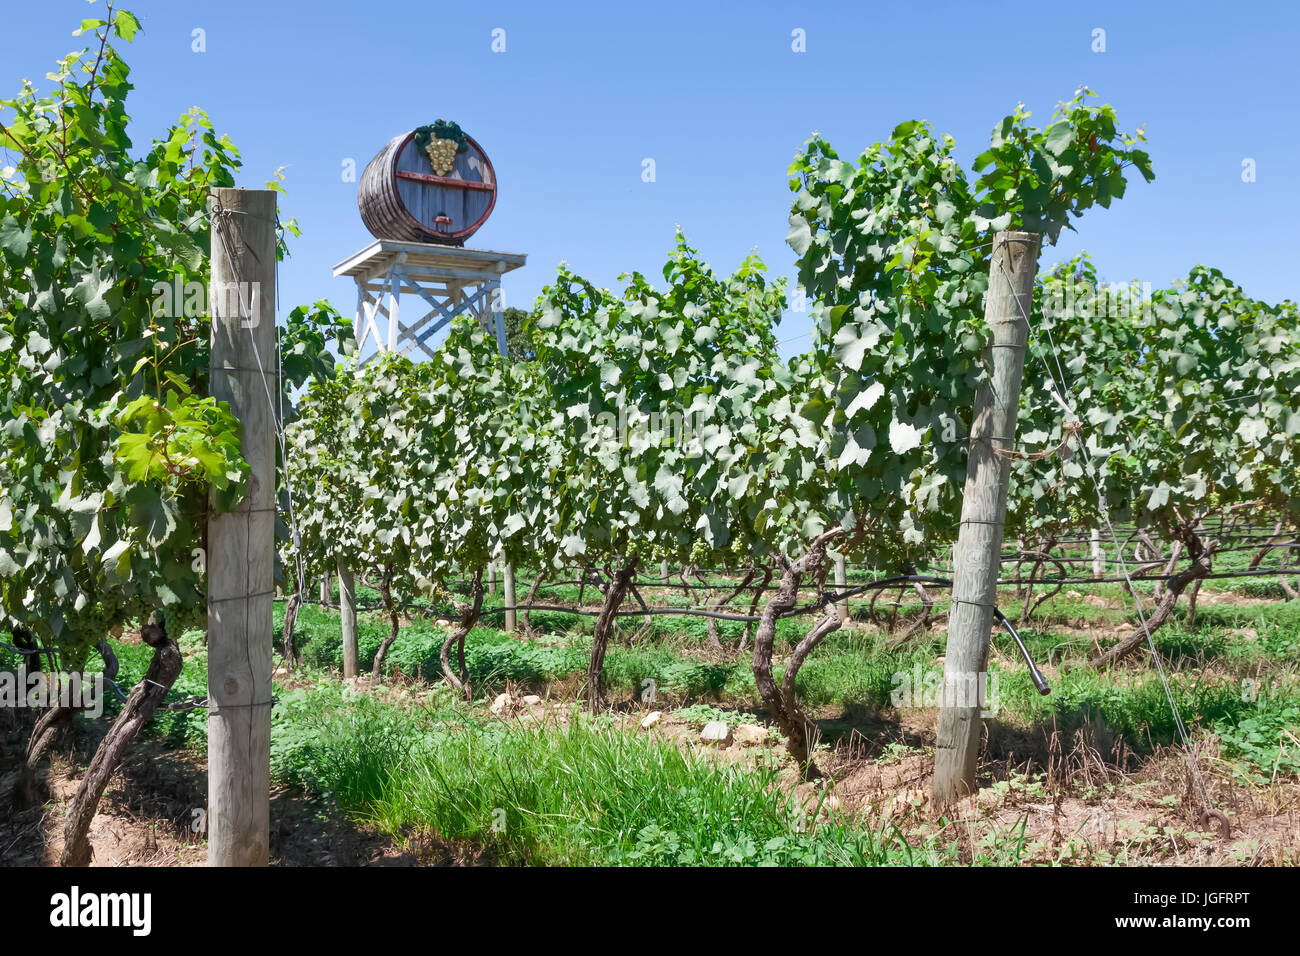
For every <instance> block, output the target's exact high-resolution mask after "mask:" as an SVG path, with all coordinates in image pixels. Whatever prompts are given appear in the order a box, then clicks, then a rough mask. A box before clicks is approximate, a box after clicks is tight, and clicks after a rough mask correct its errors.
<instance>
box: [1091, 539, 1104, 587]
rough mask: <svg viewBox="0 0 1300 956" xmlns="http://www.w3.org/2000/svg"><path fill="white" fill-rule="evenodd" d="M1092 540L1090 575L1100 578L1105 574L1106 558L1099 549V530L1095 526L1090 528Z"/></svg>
mask: <svg viewBox="0 0 1300 956" xmlns="http://www.w3.org/2000/svg"><path fill="white" fill-rule="evenodd" d="M1090 538H1091V542H1092V576H1093V577H1094V578H1100V577H1105V576H1106V559H1105V557H1103V555H1102V550H1101V531H1100V530H1099V529H1097V528H1093V529H1092V534H1091V535H1090Z"/></svg>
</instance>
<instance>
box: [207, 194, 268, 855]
mask: <svg viewBox="0 0 1300 956" xmlns="http://www.w3.org/2000/svg"><path fill="white" fill-rule="evenodd" d="M215 199H216V206H215V207H214V211H213V228H212V288H211V296H210V299H209V301H210V303H211V312H212V332H211V336H212V338H211V343H212V355H211V362H212V364H211V382H212V386H211V390H212V396H213V397H214V398H216V399H217V400H218V401H224V402H229V403H230V409H231V411H232V412H233V413H234V415H235V416H236V417H237V418H238V419H239V420H240V422H241V423H242V424H243V439H242V440H243V445H242V447H243V455H244V459H245V460H246V461H247V462H248V465H249V468H250V475H249V480H248V493H247V494H246V495H245V497H244V500H243V501H242V502H241V503H240V505H239V507H238V508H237V509H235V511H233V512H231V513H230V514H216V513H215V511H214V512H210V514H209V517H208V556H207V559H208V560H207V572H208V573H207V578H208V581H207V583H208V865H209V866H265V865H266V863H267V861H268V857H269V855H270V832H271V821H270V776H271V650H272V642H273V637H272V631H273V624H272V609H273V604H272V599H273V597H274V591H275V582H274V569H275V500H276V494H275V490H276V482H275V465H276V462H275V454H276V452H275V427H276V423H275V419H274V409H273V406H272V402H271V400H270V396H273V395H278V394H279V389H280V385H279V382H278V381H277V380H276V376H277V374H278V373H277V368H276V364H275V361H276V339H275V223H276V202H275V193H274V192H272V191H270V190H262V189H217V190H216V191H215Z"/></svg>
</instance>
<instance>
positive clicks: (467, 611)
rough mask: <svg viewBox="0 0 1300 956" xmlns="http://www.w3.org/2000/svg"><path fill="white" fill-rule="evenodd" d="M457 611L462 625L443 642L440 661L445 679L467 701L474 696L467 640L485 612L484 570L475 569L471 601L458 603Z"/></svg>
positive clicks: (439, 653) (471, 582) (439, 655)
mask: <svg viewBox="0 0 1300 956" xmlns="http://www.w3.org/2000/svg"><path fill="white" fill-rule="evenodd" d="M456 611H457V613H459V614H460V624H459V626H458V627H457V628H456V630H454V631H452V632H451V633H450V634H448V635H447V639H446V640H445V641H443V642H442V649H441V650H440V651H439V652H438V660H439V662H440V663H441V664H442V676H443V679H444V680H446V681H447V683H448V684H450V685H451V686H452V687H454V688H455V689H456V690H457V691H459V692H460V693H461V695H463V696H464V698H465V699H466V700H470V699H472V698H473V696H474V691H473V689H472V688H471V687H470V685H469V668H468V667H467V666H466V665H465V638H466V636H467V635H468V634H469V632H470V631H471V630H473V629H474V625H476V624H477V623H478V618H479V614H481V613H482V611H483V568H481V567H479V568H475V569H474V577H473V578H472V579H471V581H470V599H469V600H468V601H466V602H462V603H458V604H457V605H456ZM453 644H454V645H456V670H455V671H453V670H452V669H451V647H452V645H453Z"/></svg>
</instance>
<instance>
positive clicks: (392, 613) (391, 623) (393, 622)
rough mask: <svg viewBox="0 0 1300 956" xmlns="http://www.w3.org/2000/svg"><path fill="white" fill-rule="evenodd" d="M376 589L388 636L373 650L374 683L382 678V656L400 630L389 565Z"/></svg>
mask: <svg viewBox="0 0 1300 956" xmlns="http://www.w3.org/2000/svg"><path fill="white" fill-rule="evenodd" d="M377 589H378V591H379V597H380V599H382V600H383V602H384V610H385V611H387V612H388V636H387V637H386V638H384V640H383V643H381V644H380V645H379V650H377V651H375V662H374V664H373V665H372V666H371V668H370V679H371V680H372V681H374V682H375V683H378V682H379V681H380V680H382V679H383V673H384V658H386V657H387V656H388V649H389V648H390V647H392V646H393V641H395V640H397V633H398V631H399V630H401V622H400V618H399V615H398V613H397V605H396V604H394V603H393V569H392V567H391V566H390V567H387V568H384V576H383V577H382V578H380V579H379V583H378V585H377Z"/></svg>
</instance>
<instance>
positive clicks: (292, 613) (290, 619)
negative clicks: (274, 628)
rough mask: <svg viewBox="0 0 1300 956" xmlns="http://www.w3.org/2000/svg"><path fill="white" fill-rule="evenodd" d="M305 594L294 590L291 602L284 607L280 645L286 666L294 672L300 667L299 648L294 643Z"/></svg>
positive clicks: (298, 589)
mask: <svg viewBox="0 0 1300 956" xmlns="http://www.w3.org/2000/svg"><path fill="white" fill-rule="evenodd" d="M302 602H303V594H302V590H301V589H300V588H296V587H295V589H294V592H293V594H291V595H289V601H288V603H287V604H285V606H284V626H283V627H281V628H280V644H281V647H282V648H283V654H284V666H285V667H287V668H289V670H294V669H295V668H297V666H298V648H297V646H296V645H295V643H294V639H293V632H294V629H295V628H296V627H297V626H298V610H299V609H300V608H301V607H302Z"/></svg>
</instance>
